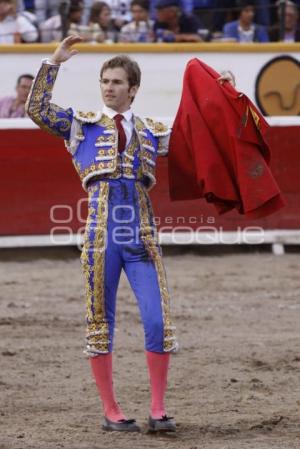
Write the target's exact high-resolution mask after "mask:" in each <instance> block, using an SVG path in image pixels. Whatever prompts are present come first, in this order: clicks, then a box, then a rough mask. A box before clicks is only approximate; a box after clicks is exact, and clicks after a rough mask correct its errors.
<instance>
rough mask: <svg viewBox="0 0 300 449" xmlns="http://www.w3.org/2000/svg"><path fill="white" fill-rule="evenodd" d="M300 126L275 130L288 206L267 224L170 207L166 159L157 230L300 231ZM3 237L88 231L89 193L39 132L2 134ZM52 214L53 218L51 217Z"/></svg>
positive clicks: (156, 193)
mask: <svg viewBox="0 0 300 449" xmlns="http://www.w3.org/2000/svg"><path fill="white" fill-rule="evenodd" d="M299 141H300V126H286V127H279V126H278V127H277V126H274V127H272V128H271V130H270V143H271V147H272V150H273V151H272V169H273V173H274V174H275V177H276V179H277V181H278V183H279V186H280V187H281V189H282V191H283V193H284V194H285V198H286V200H287V203H288V205H287V206H286V207H285V208H284V209H282V210H281V211H279V212H277V213H276V214H274V215H272V216H270V217H268V218H266V219H264V220H256V221H249V220H245V219H244V218H243V217H242V216H240V215H238V214H237V213H235V212H231V213H229V214H226V215H224V216H221V217H219V216H217V214H216V212H215V209H214V207H213V206H212V205H209V204H207V203H206V202H205V201H204V200H197V201H185V202H170V200H169V194H168V170H167V163H168V161H167V158H160V159H159V162H158V167H157V181H158V183H157V186H156V187H155V188H154V189H153V191H152V192H151V197H152V200H153V205H154V210H155V216H156V220H157V224H158V227H159V229H160V230H161V231H163V232H170V231H171V229H174V227H175V226H176V227H178V228H179V229H177V230H178V231H185V229H184V228H183V227H185V226H188V227H189V228H192V229H197V228H199V227H203V226H214V227H216V228H221V227H222V228H223V229H224V230H227V231H230V230H232V231H236V230H237V229H238V228H239V227H241V228H244V227H246V226H255V225H257V226H262V227H263V228H265V229H271V230H272V229H300V214H299V212H300V148H299ZM0 142H1V143H0V158H1V161H0V162H1V163H0V173H1V176H0V184H1V188H0V201H1V203H0V204H1V209H0V235H2V236H4V235H38V234H49V233H50V231H51V229H53V227H54V226H55V227H58V228H57V231H58V232H60V231H61V232H68V230H72V231H73V232H77V231H78V229H80V227H83V226H84V221H85V216H86V202H85V201H84V200H83V199H84V198H85V197H86V193H85V192H84V191H83V190H82V188H81V185H80V181H79V178H78V175H77V174H76V172H75V169H74V167H73V164H72V162H71V156H70V155H69V153H68V152H67V150H66V149H65V148H64V144H63V141H62V140H61V139H59V138H57V137H54V136H51V135H49V134H47V133H46V132H44V131H41V130H39V129H0ZM51 214H52V215H51Z"/></svg>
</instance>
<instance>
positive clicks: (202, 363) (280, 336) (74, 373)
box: [0, 249, 300, 449]
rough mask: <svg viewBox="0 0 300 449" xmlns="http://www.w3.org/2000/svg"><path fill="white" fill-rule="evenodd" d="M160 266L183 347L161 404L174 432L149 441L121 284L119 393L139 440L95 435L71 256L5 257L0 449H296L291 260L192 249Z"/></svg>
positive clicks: (142, 381)
mask: <svg viewBox="0 0 300 449" xmlns="http://www.w3.org/2000/svg"><path fill="white" fill-rule="evenodd" d="M198 252H200V250H198ZM165 265H166V270H167V274H168V280H169V287H170V290H171V293H172V300H173V303H172V306H173V316H174V318H175V320H176V324H177V329H178V337H179V340H180V344H181V349H180V352H179V353H178V354H177V355H174V356H172V361H171V371H170V379H169V390H168V395H167V404H168V412H169V414H170V415H172V416H175V417H176V420H177V423H178V432H177V434H176V435H170V436H165V437H162V436H153V435H149V434H147V432H146V426H145V423H146V418H147V415H148V402H149V392H148V378H147V371H146V365H145V359H144V353H143V333H142V329H141V324H140V320H139V317H138V311H137V306H136V304H135V300H134V298H133V296H132V294H131V291H130V289H129V287H128V284H127V281H126V279H125V278H122V280H121V284H120V289H119V296H118V329H117V333H116V351H115V385H116V389H117V394H118V398H119V402H120V403H121V405H122V407H123V409H124V410H125V411H126V413H127V415H128V416H129V417H135V418H136V419H137V421H138V422H139V423H140V425H141V426H142V433H141V434H134V435H130V434H129V435H123V434H122V435H121V434H119V433H105V432H103V431H102V430H101V416H102V411H101V407H100V402H99V400H98V397H97V394H96V388H95V386H94V383H93V380H92V377H91V374H90V370H89V365H88V361H87V359H86V357H85V356H84V355H83V353H82V350H83V347H84V329H85V325H84V313H85V306H84V300H83V277H82V276H81V268H80V263H79V253H78V252H77V251H76V250H73V249H69V250H59V251H54V250H52V251H45V250H40V256H39V257H37V253H36V252H35V251H33V252H32V251H29V250H27V251H21V252H16V251H14V252H7V251H6V252H4V253H3V251H2V256H1V261H0V281H1V292H0V295H1V302H0V317H1V319H0V324H1V326H0V332H1V340H0V341H1V343H0V344H1V351H0V352H1V371H0V388H1V409H0V426H1V433H0V448H1V449H56V448H57V449H59V448H65V449H140V448H146V449H148V448H149V449H151V448H157V449H296V448H297V449H299V448H300V426H299V416H300V413H299V412H300V379H299V375H300V345H299V329H300V297H299V296H300V275H299V268H300V257H299V255H298V254H286V255H285V256H277V257H276V256H273V255H272V254H270V253H262V254H257V253H244V254H231V255H204V256H203V255H202V256H201V255H199V254H197V253H193V252H188V253H184V254H182V255H180V254H175V255H174V254H173V255H167V256H165Z"/></svg>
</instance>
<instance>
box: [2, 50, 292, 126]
mask: <svg viewBox="0 0 300 449" xmlns="http://www.w3.org/2000/svg"><path fill="white" fill-rule="evenodd" d="M296 48H297V49H298V46H297V47H296ZM242 50H243V48H242V46H241V52H239V53H237V52H236V51H235V52H232V53H230V52H227V51H226V52H212V53H209V52H207V51H205V52H203V53H201V52H200V51H199V53H188V52H185V53H174V52H172V53H171V52H170V53H130V56H131V57H132V58H134V59H135V60H136V61H137V62H138V63H139V64H140V66H141V69H142V74H143V75H142V86H141V89H140V92H139V94H138V96H137V98H136V101H135V104H134V109H135V112H136V113H137V114H140V115H142V116H168V117H172V116H174V114H175V112H176V109H177V106H178V104H179V100H180V92H181V84H182V76H183V72H184V68H185V65H186V63H187V62H188V61H189V60H190V59H192V58H195V57H198V58H200V59H202V60H203V61H204V62H205V63H206V64H208V65H211V66H212V67H213V68H214V69H215V70H217V71H221V70H224V69H230V70H231V71H232V72H234V74H235V75H236V78H237V88H238V89H239V90H241V91H243V92H244V93H246V94H247V95H248V96H249V97H250V98H251V99H252V100H254V83H255V78H256V76H257V74H258V72H259V70H260V69H261V67H262V66H263V65H264V64H265V63H267V62H268V61H269V60H271V59H273V58H274V57H276V56H278V55H280V53H279V52H277V53H276V52H265V53H262V52H259V53H254V52H243V51H242ZM115 54H116V53H105V54H103V53H87V52H86V53H83V52H82V53H80V54H78V55H77V56H75V57H74V58H72V59H71V60H70V61H68V62H67V63H65V64H63V66H62V67H61V69H60V73H59V76H58V79H57V83H56V86H55V91H54V97H53V100H54V102H56V103H57V104H59V105H61V106H63V107H68V106H72V107H74V108H75V109H81V110H85V111H87V110H98V109H99V108H101V104H102V103H101V99H100V91H99V69H100V66H101V64H102V63H103V62H104V61H105V60H107V59H109V58H110V57H113V56H115ZM288 54H291V55H292V56H293V57H294V58H296V59H298V61H299V62H300V51H299V50H298V51H295V52H288ZM48 56H50V53H26V54H21V53H0V64H1V65H0V67H1V71H0V77H1V83H0V96H4V95H11V94H13V93H14V86H15V82H16V78H17V76H18V75H19V74H21V73H25V72H29V73H32V74H35V72H36V71H37V69H38V67H39V64H40V62H41V60H42V59H43V58H47V57H48Z"/></svg>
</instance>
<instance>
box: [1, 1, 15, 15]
mask: <svg viewBox="0 0 300 449" xmlns="http://www.w3.org/2000/svg"><path fill="white" fill-rule="evenodd" d="M12 10H13V5H12V3H10V2H6V1H1V0H0V17H5V16H6V15H8V14H10V13H11V12H12Z"/></svg>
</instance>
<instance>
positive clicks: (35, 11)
mask: <svg viewBox="0 0 300 449" xmlns="http://www.w3.org/2000/svg"><path fill="white" fill-rule="evenodd" d="M299 7H300V0H294V1H293V2H292V1H289V0H279V1H278V0H277V1H273V0H256V1H251V0H249V1H247V0H222V1H221V0H106V1H105V2H104V1H98V0H0V44H1V43H2V44H10V43H32V42H53V41H60V40H61V39H63V38H64V37H65V36H68V35H71V34H79V35H80V36H81V37H82V39H83V41H84V42H90V43H97V42H105V43H113V42H202V41H207V42H216V41H229V42H269V41H273V42H276V41H285V42H299V41H300V28H299Z"/></svg>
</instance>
